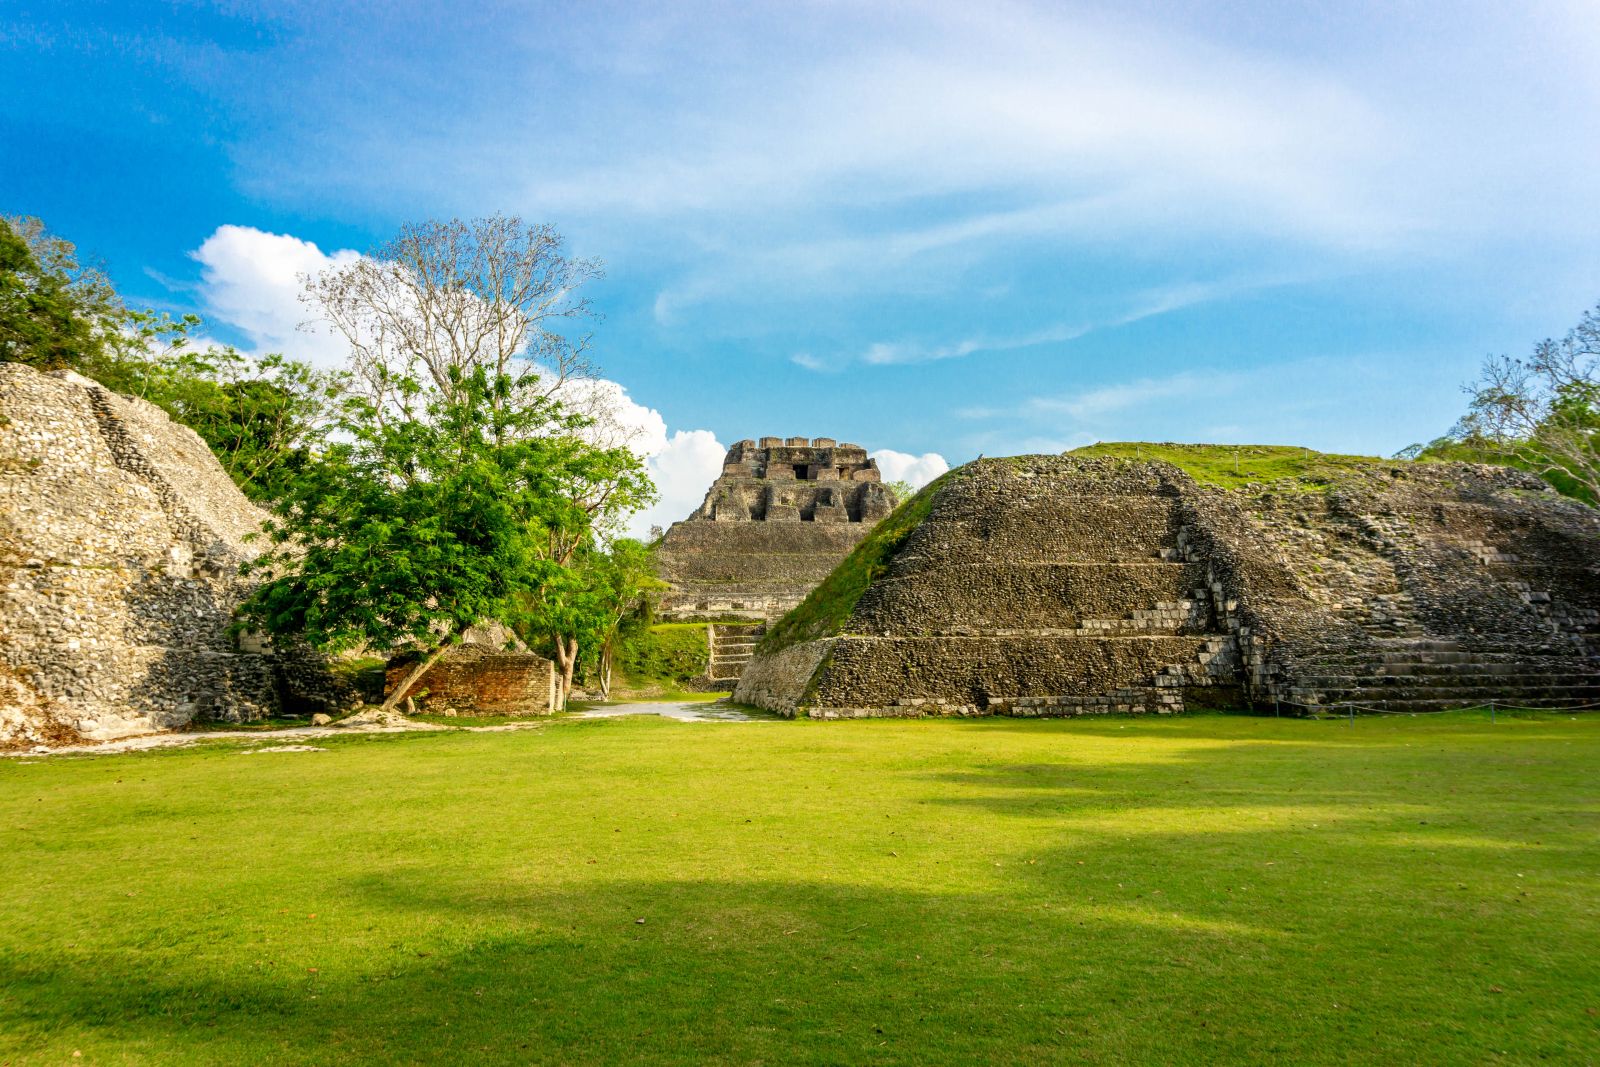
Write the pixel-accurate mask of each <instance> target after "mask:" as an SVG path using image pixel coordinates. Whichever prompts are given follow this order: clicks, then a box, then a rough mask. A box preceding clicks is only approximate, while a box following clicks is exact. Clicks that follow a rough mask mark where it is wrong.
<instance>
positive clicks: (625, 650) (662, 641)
mask: <svg viewBox="0 0 1600 1067" xmlns="http://www.w3.org/2000/svg"><path fill="white" fill-rule="evenodd" d="M617 658H618V665H619V666H620V667H621V668H622V673H623V674H624V675H626V676H627V677H628V678H629V679H631V680H632V681H635V682H680V683H681V682H687V681H689V680H690V679H693V678H699V677H701V676H703V675H704V674H705V673H706V667H707V666H708V665H709V662H710V653H709V651H708V650H707V648H706V624H705V623H703V622H666V623H657V624H655V625H654V626H648V627H644V628H643V629H640V630H637V631H635V632H632V633H624V635H623V638H622V645H621V648H620V650H619V655H618V657H617Z"/></svg>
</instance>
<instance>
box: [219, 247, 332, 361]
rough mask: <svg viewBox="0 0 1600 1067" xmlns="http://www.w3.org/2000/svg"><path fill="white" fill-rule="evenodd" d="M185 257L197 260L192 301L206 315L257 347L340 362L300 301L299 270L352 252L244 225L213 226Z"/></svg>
mask: <svg viewBox="0 0 1600 1067" xmlns="http://www.w3.org/2000/svg"><path fill="white" fill-rule="evenodd" d="M192 255H193V256H194V258H195V259H196V260H198V261H199V262H200V286H199V294H200V302H201V306H202V307H203V308H204V310H205V312H206V314H207V315H208V316H210V317H212V318H215V319H220V320H221V321H223V322H226V323H228V324H230V325H232V326H234V327H236V328H238V329H239V330H240V331H241V332H243V333H244V335H245V336H246V337H248V338H249V339H250V345H249V347H251V348H253V349H254V350H255V351H257V352H282V353H283V354H284V355H286V356H290V357H291V358H295V359H304V360H307V361H308V362H311V363H313V364H315V365H317V366H319V367H323V368H331V367H337V366H340V365H341V364H342V363H343V362H344V359H345V356H346V354H347V352H348V349H347V347H346V345H345V343H344V341H343V340H342V339H341V338H339V337H336V336H334V335H333V334H331V333H330V332H328V331H327V330H326V329H325V328H319V327H308V328H307V329H305V330H302V329H300V325H301V324H302V323H304V322H306V321H307V320H308V319H310V318H311V315H310V313H309V312H308V311H307V310H306V308H305V306H304V305H303V304H301V303H300V291H301V281H300V278H301V276H302V275H306V274H317V273H320V272H321V271H324V270H328V269H330V268H334V267H346V266H349V265H350V264H352V263H354V262H355V261H356V260H358V259H360V258H361V257H360V253H358V252H354V251H351V250H350V249H341V250H340V251H337V252H334V253H332V254H331V255H330V254H328V253H325V252H323V251H322V250H321V249H320V248H318V247H317V246H316V245H315V244H313V243H312V242H310V241H303V240H301V239H300V238H298V237H291V236H290V235H288V234H279V233H267V232H266V231H264V230H258V229H255V228H254V227H252V226H219V227H217V231H216V232H215V233H213V234H212V235H211V236H210V237H208V238H206V240H205V243H204V244H202V245H201V246H200V247H199V248H198V249H196V250H195V251H194V252H193V253H192Z"/></svg>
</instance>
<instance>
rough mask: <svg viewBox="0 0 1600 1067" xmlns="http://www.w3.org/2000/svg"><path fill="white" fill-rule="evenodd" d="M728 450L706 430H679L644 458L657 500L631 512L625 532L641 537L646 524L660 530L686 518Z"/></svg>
mask: <svg viewBox="0 0 1600 1067" xmlns="http://www.w3.org/2000/svg"><path fill="white" fill-rule="evenodd" d="M727 454H728V450H727V448H726V447H724V446H723V445H722V444H721V443H720V442H719V441H718V440H717V436H716V434H714V433H712V432H711V431H710V430H679V431H677V432H676V433H674V434H673V435H672V436H671V437H670V438H669V439H668V440H667V441H666V444H665V445H664V446H663V447H662V449H661V450H660V451H659V452H657V453H656V454H655V455H653V456H651V457H650V458H649V460H647V461H646V466H647V467H648V468H649V471H650V477H651V478H652V479H653V480H654V481H655V483H656V491H657V492H658V493H660V494H661V500H660V502H659V503H657V504H656V505H655V506H654V507H652V508H649V509H647V510H645V511H642V512H640V513H639V514H638V515H635V516H634V517H633V519H631V520H630V521H629V523H628V532H629V533H630V534H632V535H633V536H634V537H638V538H644V537H647V536H648V534H649V530H650V527H652V526H659V527H661V528H662V529H663V530H664V529H666V528H667V527H668V526H671V525H672V524H673V523H675V522H679V521H681V520H683V519H687V518H688V517H689V514H690V513H691V512H693V511H694V510H695V509H696V508H698V507H699V506H700V504H701V502H702V501H703V500H704V499H705V495H706V490H707V489H710V488H711V483H712V482H714V481H715V480H716V479H717V476H718V475H719V474H721V473H722V461H723V459H724V457H726V456H727Z"/></svg>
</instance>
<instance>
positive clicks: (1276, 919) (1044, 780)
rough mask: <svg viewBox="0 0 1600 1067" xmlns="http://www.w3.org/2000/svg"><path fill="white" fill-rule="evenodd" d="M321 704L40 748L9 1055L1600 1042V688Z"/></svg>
mask: <svg viewBox="0 0 1600 1067" xmlns="http://www.w3.org/2000/svg"><path fill="white" fill-rule="evenodd" d="M319 744H321V745H323V746H324V748H325V751H317V752H276V753H274V752H260V753H256V754H246V751H247V750H248V749H250V748H253V747H260V745H261V743H260V742H255V743H253V744H251V743H234V742H226V743H220V744H211V745H208V746H206V747H202V748H196V749H191V750H181V751H168V752H160V753H146V754H139V755H124V756H105V757H97V758H52V759H48V760H42V761H41V760H34V761H17V760H11V761H4V762H0V855H3V856H4V857H5V858H4V861H3V877H0V915H3V916H4V917H5V918H4V921H3V922H0V1063H10V1064H18V1065H20V1064H34V1063H67V1062H71V1063H84V1064H93V1063H117V1064H157V1063H159V1064H185V1063H275V1064H296V1063H308V1064H309V1063H316V1064H339V1063H352V1064H354V1063H361V1064H366V1063H413V1062H435V1063H528V1062H544V1063H689V1064H698V1063H757V1062H765V1063H868V1062H874V1063H957V1062H963V1063H977V1062H994V1063H1042V1062H1087V1063H1140V1064H1143V1063H1194V1062H1218V1061H1227V1062H1255V1063H1297V1064H1318V1063H1350V1062H1361V1063H1445V1062H1450V1063H1463V1062H1472V1063H1477V1062H1485V1061H1494V1062H1501V1061H1505V1062H1522V1063H1527V1062H1536V1061H1547V1062H1565V1063H1583V1062H1594V1061H1596V1060H1597V1059H1600V1032H1597V1025H1600V1014H1597V1013H1600V955H1597V954H1596V953H1595V952H1594V946H1595V944H1596V943H1597V939H1600V902H1597V897H1596V894H1595V885H1596V882H1595V880H1596V877H1597V872H1600V845H1597V833H1600V796H1597V794H1596V792H1595V790H1594V779H1593V774H1594V768H1595V767H1596V766H1597V765H1600V717H1590V718H1586V719H1583V720H1582V721H1570V720H1569V719H1567V718H1563V717H1557V716H1548V717H1538V718H1529V719H1523V720H1510V721H1508V720H1506V719H1504V718H1502V719H1501V721H1499V722H1498V723H1496V724H1494V725H1491V724H1490V723H1489V722H1488V720H1487V718H1485V717H1482V716H1474V715H1451V716H1440V717H1434V718H1417V719H1413V718H1384V719H1380V720H1359V721H1357V722H1355V723H1354V724H1353V725H1351V724H1349V723H1345V722H1304V721H1292V720H1273V719H1258V718H1242V717H1226V716H1196V717H1189V718H1180V719H1176V720H1160V721H1157V720H1136V719H1107V720H1101V721H1076V722H1023V721H1010V720H992V721H979V722H957V721H875V722H860V723H829V724H818V723H809V722H799V723H786V722H758V723H730V724H680V723H671V722H664V721H660V720H654V719H637V718H636V719H626V720H612V721H601V722H569V723H558V724H554V725H551V726H549V727H547V728H545V729H542V730H534V731H518V732H511V733H489V734H466V733H445V734H421V735H407V736H398V737H355V738H348V739H341V740H337V741H323V742H319ZM75 1052H81V1053H82V1056H81V1057H79V1058H73V1054H74V1053H75Z"/></svg>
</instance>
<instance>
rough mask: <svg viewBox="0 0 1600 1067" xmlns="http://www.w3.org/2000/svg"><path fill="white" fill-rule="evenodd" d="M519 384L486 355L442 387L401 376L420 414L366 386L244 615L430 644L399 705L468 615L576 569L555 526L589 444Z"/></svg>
mask: <svg viewBox="0 0 1600 1067" xmlns="http://www.w3.org/2000/svg"><path fill="white" fill-rule="evenodd" d="M514 388H515V382H514V381H513V379H511V378H510V376H508V375H504V374H491V373H490V372H489V371H488V370H487V369H485V368H482V367H480V368H478V369H476V370H473V371H471V372H470V373H462V372H459V371H458V372H455V373H454V374H453V375H452V376H451V379H450V388H449V389H448V390H447V391H444V392H432V393H427V394H425V393H424V390H423V387H422V385H421V384H420V383H417V382H415V381H410V382H400V383H398V385H397V387H396V390H395V393H394V396H395V399H396V400H397V401H398V402H399V404H400V409H399V410H400V411H402V412H410V414H411V417H408V418H394V417H391V418H387V419H380V418H378V417H377V411H376V405H375V404H374V403H373V401H372V400H370V399H369V398H364V397H358V398H352V399H351V400H350V401H349V402H348V403H347V406H346V408H345V411H344V413H343V415H342V417H341V418H340V419H339V420H338V422H337V427H338V430H339V438H340V439H336V440H335V442H334V443H333V444H331V445H330V446H329V447H328V448H327V449H326V451H325V452H324V453H323V454H321V455H319V456H316V457H314V458H313V459H311V460H310V461H309V462H308V463H307V464H306V466H305V467H304V469H303V470H301V471H299V472H298V473H297V474H296V476H295V477H294V478H293V479H292V480H291V481H290V491H289V492H288V494H287V495H286V496H285V497H284V498H283V499H282V500H281V501H279V502H278V504H277V506H276V508H275V516H274V518H273V520H272V521H270V522H269V523H268V524H267V536H268V537H269V539H270V541H271V544H272V546H273V547H272V548H271V550H270V551H268V552H266V553H263V555H262V556H261V557H259V558H258V559H257V560H256V561H255V562H254V563H252V564H250V565H249V568H250V569H251V570H253V571H255V572H258V573H262V574H266V575H268V576H269V577H268V578H267V580H266V581H264V582H263V583H262V584H261V585H260V586H259V587H258V588H257V590H256V591H255V593H254V594H253V595H252V596H251V597H250V598H249V599H248V600H247V601H246V602H245V604H244V606H243V608H242V613H243V616H244V618H245V619H246V620H248V621H249V622H251V623H254V624H256V625H258V626H260V627H262V628H263V629H265V630H266V631H267V632H268V633H271V634H274V635H285V634H289V635H295V636H297V637H301V638H304V639H305V640H306V641H307V642H308V643H310V644H311V645H312V646H313V647H315V648H319V649H323V650H328V651H336V650H340V649H345V648H351V647H355V646H358V645H365V646H366V647H368V648H371V649H373V650H375V651H379V652H384V653H394V652H398V651H401V650H413V649H414V650H417V651H418V652H419V655H418V658H417V661H416V663H415V664H414V665H413V667H412V669H411V671H410V673H409V674H408V675H407V676H406V678H405V680H404V681H403V682H402V683H401V684H400V685H399V686H398V687H397V688H396V689H395V690H394V691H393V692H392V693H391V694H390V695H389V697H388V698H387V699H386V700H385V702H384V705H383V707H384V709H385V710H389V709H392V708H393V707H394V706H395V704H396V703H398V702H399V700H400V698H401V697H402V696H403V695H404V693H405V692H406V690H407V689H409V688H410V686H411V685H412V684H413V683H414V682H415V681H416V680H417V679H418V678H420V677H421V676H422V675H423V674H424V673H425V672H426V671H427V669H428V668H429V667H430V666H432V665H433V663H434V662H435V661H436V660H437V659H438V657H439V656H440V655H441V654H442V653H443V652H444V651H445V650H446V649H447V648H448V647H449V646H450V645H451V644H453V643H455V642H456V641H458V640H459V639H460V637H461V635H462V633H464V632H465V631H466V630H467V629H468V628H470V627H471V626H473V625H475V624H477V623H480V622H486V621H498V620H502V619H505V618H509V617H513V616H514V615H515V614H516V613H517V612H518V610H519V602H525V601H526V600H527V599H528V598H530V597H535V596H537V595H538V594H539V592H540V591H541V589H542V588H543V587H544V586H545V585H546V584H547V583H550V582H556V581H560V580H562V575H561V571H562V565H561V564H559V563H558V562H556V561H555V560H554V559H552V558H551V557H550V556H549V554H548V553H547V551H546V535H547V531H548V530H549V529H550V528H551V527H552V526H557V525H560V524H562V523H563V522H565V521H566V518H567V512H568V511H569V510H570V505H569V504H568V502H567V501H566V499H565V497H564V496H563V493H562V491H561V487H562V486H563V485H565V484H566V483H567V482H569V481H570V480H571V479H573V478H574V477H580V476H581V475H579V474H578V473H577V472H576V470H575V468H581V467H582V465H583V464H584V463H585V462H587V461H588V459H589V457H588V455H587V453H586V450H584V449H583V448H578V447H574V446H573V438H572V436H571V431H572V430H573V429H574V426H573V425H572V420H571V419H570V417H568V416H565V415H564V414H562V412H561V410H560V405H559V404H557V403H555V402H554V401H541V402H538V403H534V404H511V403H509V402H508V399H509V395H510V394H511V393H512V391H513V390H514Z"/></svg>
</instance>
